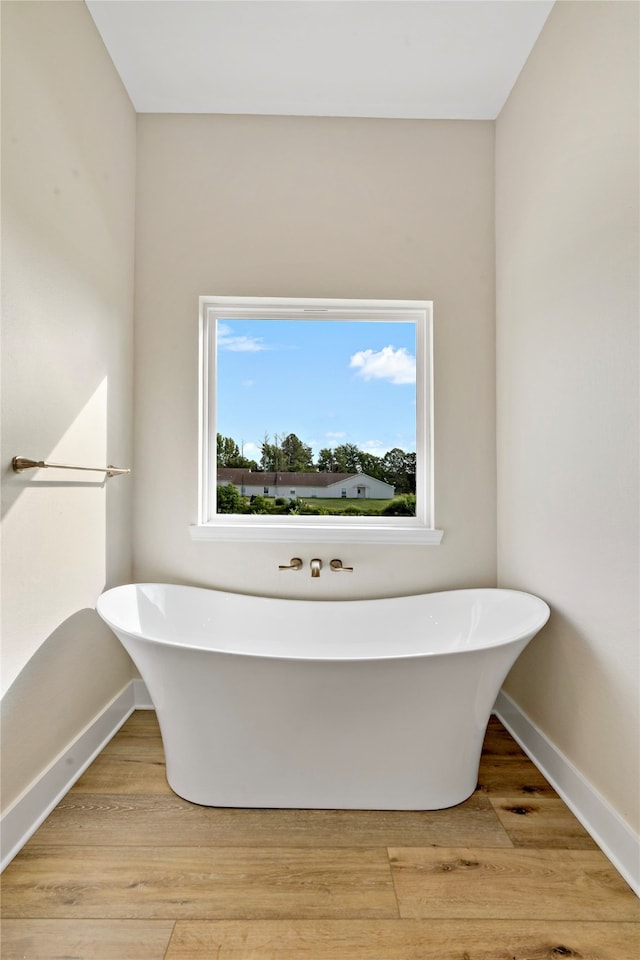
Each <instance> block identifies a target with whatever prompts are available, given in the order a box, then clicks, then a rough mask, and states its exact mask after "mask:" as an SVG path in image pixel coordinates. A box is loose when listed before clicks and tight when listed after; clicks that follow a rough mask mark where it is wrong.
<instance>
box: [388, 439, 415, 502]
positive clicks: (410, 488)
mask: <svg viewBox="0 0 640 960" xmlns="http://www.w3.org/2000/svg"><path fill="white" fill-rule="evenodd" d="M382 467H383V470H384V479H385V480H386V481H387V483H391V484H393V486H394V487H395V488H396V493H415V489H416V455H415V453H405V452H404V450H401V449H400V447H394V448H393V450H389V451H388V452H387V453H385V455H384V457H383V458H382Z"/></svg>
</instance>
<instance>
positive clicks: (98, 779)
mask: <svg viewBox="0 0 640 960" xmlns="http://www.w3.org/2000/svg"><path fill="white" fill-rule="evenodd" d="M503 792H505V791H503ZM76 794H89V795H91V794H116V795H118V794H129V795H130V796H139V795H156V796H170V795H173V794H172V790H171V787H170V786H169V784H168V783H167V777H166V767H165V762H164V757H163V758H162V759H160V760H158V759H157V758H154V757H152V756H148V757H142V756H140V755H138V756H130V757H119V756H113V755H109V754H104V753H103V754H101V755H100V756H99V757H96V759H95V760H94V761H93V763H92V764H91V766H90V767H88V768H87V770H85V772H84V773H83V774H82V776H81V777H80V779H79V780H78V781H77V782H76V783H75V784H74V786H73V787H72V789H71V793H70V795H71V796H74V795H76Z"/></svg>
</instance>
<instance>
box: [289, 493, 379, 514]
mask: <svg viewBox="0 0 640 960" xmlns="http://www.w3.org/2000/svg"><path fill="white" fill-rule="evenodd" d="M300 499H301V500H304V502H305V503H307V504H308V505H309V506H310V507H326V509H327V510H330V511H331V512H332V513H342V511H343V510H344V509H345V507H357V509H358V511H359V512H360V513H363V514H366V513H380V511H381V510H382V509H383V508H384V507H386V505H387V504H388V503H391V499H382V500H367V499H364V498H363V497H340V498H337V497H300Z"/></svg>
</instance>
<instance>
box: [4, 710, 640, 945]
mask: <svg viewBox="0 0 640 960" xmlns="http://www.w3.org/2000/svg"><path fill="white" fill-rule="evenodd" d="M0 938H1V939H0V944H1V949H0V956H1V957H2V960H212V958H216V960H276V958H277V960H560V958H565V957H567V958H569V957H573V958H580V960H638V958H639V957H640V901H639V900H638V899H637V898H636V896H635V895H634V893H633V892H632V891H631V890H630V888H629V887H628V886H627V884H626V883H625V882H624V881H623V879H622V878H621V877H620V876H619V874H618V873H617V872H616V870H615V869H614V868H613V867H612V866H611V864H610V863H609V861H608V860H607V859H606V857H605V856H604V855H603V854H602V853H601V851H600V850H599V849H598V847H597V846H596V845H595V843H594V842H593V841H592V840H591V838H590V837H589V835H588V834H587V833H586V831H585V830H584V829H583V828H582V827H581V825H580V824H579V822H578V821H577V820H576V818H575V817H574V816H573V815H572V814H571V812H570V811H569V810H568V809H567V807H566V806H565V804H564V803H563V802H562V801H561V800H560V798H559V797H558V796H557V794H555V793H554V791H553V790H552V789H551V787H550V786H549V784H548V783H547V782H546V781H545V780H544V778H543V777H542V776H541V774H540V773H539V772H538V771H537V770H536V768H535V767H534V766H533V765H532V764H531V762H530V761H529V760H528V759H527V757H526V756H525V754H524V753H523V752H522V751H521V750H520V748H519V747H518V745H517V744H516V743H515V742H514V740H513V739H512V738H511V737H510V736H509V734H508V733H507V732H506V730H505V729H504V727H502V725H501V724H500V723H499V721H498V720H496V719H495V718H492V720H491V723H490V725H489V729H488V731H487V737H486V740H485V747H484V751H483V756H482V763H481V768H480V776H479V785H478V789H477V790H476V792H475V793H474V794H473V796H472V797H470V798H469V800H467V801H466V802H465V803H463V804H461V805H460V806H458V807H455V808H452V809H450V810H441V811H431V812H429V811H426V812H394V811H382V812H377V811H344V810H230V809H216V808H209V807H198V806H195V805H193V804H190V803H188V802H187V801H184V800H181V799H180V798H179V797H176V796H175V794H173V793H172V792H171V790H170V789H169V787H168V786H167V783H166V780H165V778H164V757H163V752H162V744H161V741H160V735H159V731H158V727H157V723H156V719H155V714H153V713H152V712H150V711H138V712H136V713H135V714H134V715H133V716H132V717H131V718H130V719H129V720H128V721H127V723H126V724H125V725H124V727H123V728H122V729H121V730H120V732H119V733H118V734H117V735H116V737H115V738H114V739H113V740H112V741H111V743H110V744H108V746H107V747H106V748H105V750H104V751H103V752H102V754H101V755H100V756H99V757H98V758H97V759H96V760H95V762H94V763H93V764H92V765H91V767H90V768H89V769H88V770H87V771H86V773H85V774H84V775H83V776H82V777H81V779H80V780H79V781H78V782H77V783H76V785H75V786H74V788H73V789H72V790H71V791H70V793H69V794H68V795H67V796H66V797H65V798H64V799H63V800H62V801H61V802H60V804H59V805H58V806H57V807H56V809H55V810H54V811H53V812H52V814H51V815H50V816H49V817H48V818H47V820H46V821H45V822H44V823H43V825H42V826H41V827H40V829H39V830H38V831H37V832H36V833H35V834H34V836H33V837H32V839H31V840H30V841H29V843H28V844H27V845H26V846H25V847H24V849H23V850H22V851H21V852H20V853H19V854H18V856H17V857H16V858H15V860H14V861H13V862H12V863H11V864H10V865H9V866H8V867H7V869H6V871H5V873H4V875H3V878H2V928H1V933H0Z"/></svg>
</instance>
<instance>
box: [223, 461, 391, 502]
mask: <svg viewBox="0 0 640 960" xmlns="http://www.w3.org/2000/svg"><path fill="white" fill-rule="evenodd" d="M217 482H218V484H219V485H220V486H228V485H229V484H233V486H234V487H237V488H238V490H239V492H240V493H241V494H242V496H243V497H252V496H260V497H284V498H285V499H287V500H290V499H291V498H292V497H335V498H336V499H340V498H341V497H342V498H358V499H361V500H387V499H388V498H390V497H393V496H395V487H394V486H393V485H392V484H390V483H385V482H384V481H383V480H376V479H375V478H374V477H369V476H367V474H366V473H288V472H286V471H281V472H280V471H279V472H275V473H274V471H272V470H265V471H260V470H258V471H255V470H244V469H243V468H241V467H218V479H217Z"/></svg>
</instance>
